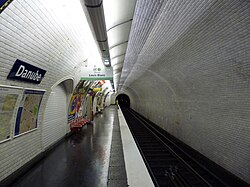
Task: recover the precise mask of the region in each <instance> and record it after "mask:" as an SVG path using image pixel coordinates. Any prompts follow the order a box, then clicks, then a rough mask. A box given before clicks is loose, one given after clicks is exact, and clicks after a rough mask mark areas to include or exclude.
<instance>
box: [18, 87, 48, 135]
mask: <svg viewBox="0 0 250 187" xmlns="http://www.w3.org/2000/svg"><path fill="white" fill-rule="evenodd" d="M43 95H44V91H37V90H25V91H24V93H23V98H22V101H21V103H20V106H19V109H18V113H17V118H16V126H15V136H17V135H19V134H22V133H25V132H28V131H30V130H32V129H35V128H37V121H38V113H39V108H40V104H41V101H42V98H43Z"/></svg>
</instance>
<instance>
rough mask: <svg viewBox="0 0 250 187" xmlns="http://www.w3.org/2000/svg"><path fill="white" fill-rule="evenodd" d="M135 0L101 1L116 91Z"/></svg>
mask: <svg viewBox="0 0 250 187" xmlns="http://www.w3.org/2000/svg"><path fill="white" fill-rule="evenodd" d="M135 4H136V0H103V9H104V15H105V22H106V30H107V35H108V43H109V50H110V58H111V65H112V66H113V71H114V72H113V73H114V86H115V88H116V90H117V87H118V83H119V80H120V76H121V72H122V68H123V63H124V59H125V55H126V51H127V46H128V40H129V34H130V28H131V24H132V20H133V15H134V9H135Z"/></svg>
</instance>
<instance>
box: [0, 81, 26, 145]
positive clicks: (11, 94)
mask: <svg viewBox="0 0 250 187" xmlns="http://www.w3.org/2000/svg"><path fill="white" fill-rule="evenodd" d="M21 92H22V90H21V89H16V88H10V87H3V86H0V142H2V141H4V140H6V139H9V138H10V133H11V126H12V124H13V123H12V122H13V121H12V119H13V117H14V110H15V107H16V104H17V99H18V96H19V95H20V94H21Z"/></svg>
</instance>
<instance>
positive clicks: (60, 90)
mask: <svg viewBox="0 0 250 187" xmlns="http://www.w3.org/2000/svg"><path fill="white" fill-rule="evenodd" d="M67 108H68V105H67V93H66V91H65V88H64V86H63V84H59V85H58V86H56V87H55V88H54V89H53V90H52V92H51V93H50V96H49V99H48V102H47V105H46V109H45V112H44V118H43V125H42V129H43V131H42V140H43V148H44V149H46V148H48V147H49V146H51V145H53V143H55V142H56V141H58V140H59V139H60V138H61V137H62V136H64V135H65V134H66V133H68V132H69V126H68V124H67V123H68V122H67V112H68V110H67Z"/></svg>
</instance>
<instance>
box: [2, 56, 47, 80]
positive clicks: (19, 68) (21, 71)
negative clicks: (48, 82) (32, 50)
mask: <svg viewBox="0 0 250 187" xmlns="http://www.w3.org/2000/svg"><path fill="white" fill-rule="evenodd" d="M45 73H46V70H43V69H41V68H38V67H36V66H33V65H31V64H28V63H26V62H23V61H21V60H18V59H17V60H16V62H15V64H14V65H13V67H12V69H11V71H10V73H9V75H8V77H7V78H8V79H12V80H20V81H24V82H31V83H35V84H40V83H41V81H42V79H43V77H44V75H45Z"/></svg>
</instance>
